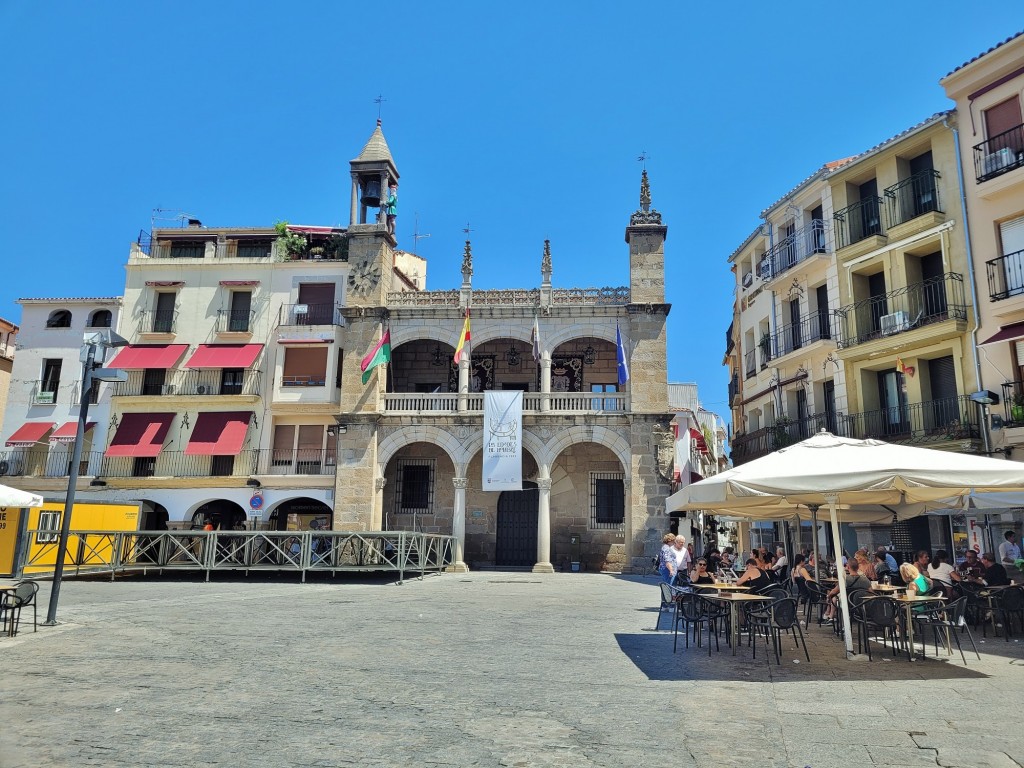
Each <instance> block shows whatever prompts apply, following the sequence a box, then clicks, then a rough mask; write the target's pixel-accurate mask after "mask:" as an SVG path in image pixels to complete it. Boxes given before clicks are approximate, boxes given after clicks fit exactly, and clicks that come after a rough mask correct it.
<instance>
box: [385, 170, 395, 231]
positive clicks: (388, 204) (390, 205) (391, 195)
mask: <svg viewBox="0 0 1024 768" xmlns="http://www.w3.org/2000/svg"><path fill="white" fill-rule="evenodd" d="M384 213H385V214H387V217H388V218H387V222H388V234H389V235H393V234H395V218H396V217H397V216H398V184H397V183H396V182H394V181H392V182H391V183H390V184H389V185H388V197H387V200H385V201H384Z"/></svg>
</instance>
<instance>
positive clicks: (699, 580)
mask: <svg viewBox="0 0 1024 768" xmlns="http://www.w3.org/2000/svg"><path fill="white" fill-rule="evenodd" d="M690 583H691V584H714V583H715V579H714V577H713V576H712V575H711V574H710V573H708V561H707V560H705V559H704V558H703V557H699V558H697V562H696V563H694V565H693V570H692V571H690Z"/></svg>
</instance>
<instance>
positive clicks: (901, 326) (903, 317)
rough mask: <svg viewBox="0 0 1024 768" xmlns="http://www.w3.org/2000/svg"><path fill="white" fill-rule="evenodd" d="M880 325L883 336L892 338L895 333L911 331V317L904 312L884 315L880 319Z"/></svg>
mask: <svg viewBox="0 0 1024 768" xmlns="http://www.w3.org/2000/svg"><path fill="white" fill-rule="evenodd" d="M879 325H880V326H881V329H882V335H883V336H892V334H894V333H900V332H901V331H906V330H909V329H910V315H908V314H907V313H906V312H904V311H903V310H900V311H899V312H893V313H891V314H888V315H882V317H881V318H880V319H879Z"/></svg>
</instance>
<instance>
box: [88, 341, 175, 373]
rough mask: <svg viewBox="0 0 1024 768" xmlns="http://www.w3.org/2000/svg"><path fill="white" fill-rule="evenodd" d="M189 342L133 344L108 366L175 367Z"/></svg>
mask: <svg viewBox="0 0 1024 768" xmlns="http://www.w3.org/2000/svg"><path fill="white" fill-rule="evenodd" d="M187 349H188V344H132V345H130V346H127V347H125V348H124V349H122V350H121V351H120V352H118V353H117V357H115V358H114V359H113V360H111V361H110V363H109V364H108V365H107V367H108V368H127V369H130V370H134V369H138V368H173V367H174V365H175V363H177V362H178V359H179V358H180V357H181V356H182V355H183V354H185V350H187Z"/></svg>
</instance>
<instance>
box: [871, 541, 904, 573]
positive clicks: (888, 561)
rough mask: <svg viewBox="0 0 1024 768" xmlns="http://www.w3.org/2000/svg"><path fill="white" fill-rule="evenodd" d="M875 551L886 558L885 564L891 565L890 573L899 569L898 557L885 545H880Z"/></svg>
mask: <svg viewBox="0 0 1024 768" xmlns="http://www.w3.org/2000/svg"><path fill="white" fill-rule="evenodd" d="M875 553H876V554H878V555H881V556H882V559H883V560H885V564H886V565H888V566H889V573H896V571H897V570H899V566H898V565H896V558H895V557H893V556H892V555H890V554H889V552H888V550H886V548H885V547H879V548H878V549H877V550H875ZM875 570H876V571H877V570H878V569H877V568H876V569H875Z"/></svg>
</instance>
